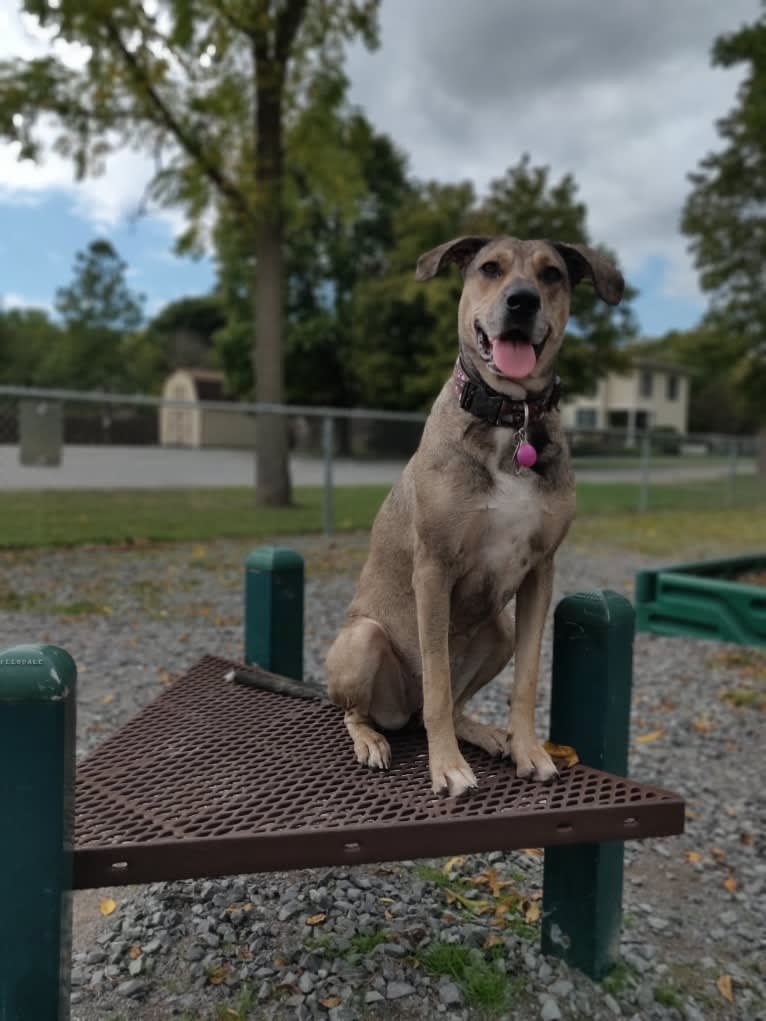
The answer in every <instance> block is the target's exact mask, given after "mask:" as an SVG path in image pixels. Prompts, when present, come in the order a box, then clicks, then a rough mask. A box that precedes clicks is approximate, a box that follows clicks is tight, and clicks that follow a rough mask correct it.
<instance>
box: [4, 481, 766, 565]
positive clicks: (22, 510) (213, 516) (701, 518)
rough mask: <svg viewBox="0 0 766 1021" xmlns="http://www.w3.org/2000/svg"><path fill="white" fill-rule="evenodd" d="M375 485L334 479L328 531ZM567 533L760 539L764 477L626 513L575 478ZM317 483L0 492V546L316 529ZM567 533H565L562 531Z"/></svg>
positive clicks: (343, 527) (377, 497)
mask: <svg viewBox="0 0 766 1021" xmlns="http://www.w3.org/2000/svg"><path fill="white" fill-rule="evenodd" d="M386 491H387V487H385V486H359V487H350V486H349V487H338V488H337V489H336V491H335V496H334V508H335V528H336V530H337V531H339V532H341V531H358V530H364V529H367V528H369V527H370V525H371V524H372V521H373V518H374V516H375V513H376V511H377V509H378V507H379V506H380V503H381V501H382V499H383V497H384V495H385V493H386ZM577 494H578V520H577V523H576V525H575V529H574V533H573V538H574V540H575V541H579V542H583V543H586V542H587V543H589V544H590V543H596V544H598V543H601V544H603V545H605V546H618V547H624V548H630V549H633V550H637V551H642V552H647V553H656V554H658V555H659V554H661V555H667V554H671V553H674V554H675V553H678V552H679V551H680V550H681V549H682V548H683V549H684V550H686V551H692V550H695V549H696V550H697V551H698V552H707V551H708V550H710V549H713V548H715V549H719V550H726V549H752V548H759V547H760V548H763V547H766V513H765V512H764V511H765V509H766V485H764V484H763V483H762V482H759V480H757V479H755V478H743V479H740V480H739V481H738V488H737V505H738V506H737V509H729V508H727V507H726V494H725V491H724V489H723V488H722V487H721V485H720V484H719V483H711V482H700V483H685V484H683V485H656V486H652V487H651V490H650V504H651V510H650V512H649V513H647V514H638V513H637V512H636V507H637V501H638V488H637V486H636V485H634V484H632V483H581V484H580V485H579V486H578V490H577ZM321 529H322V490H321V488H320V487H318V486H317V487H304V488H299V489H297V490H296V492H295V505H294V506H293V507H290V508H287V509H271V508H261V507H256V506H255V504H254V500H253V491H252V489H249V488H237V489H165V490H71V491H70V490H41V491H15V492H7V493H0V548H4V549H14V548H16V549H19V548H25V547H45V546H71V545H80V544H84V543H91V544H99V543H143V542H176V541H200V542H203V541H206V540H211V539H217V538H246V539H249V540H252V541H253V542H260V541H263V540H265V539H271V538H279V537H280V536H288V535H298V534H307V533H311V532H320V531H321ZM570 541H571V539H570Z"/></svg>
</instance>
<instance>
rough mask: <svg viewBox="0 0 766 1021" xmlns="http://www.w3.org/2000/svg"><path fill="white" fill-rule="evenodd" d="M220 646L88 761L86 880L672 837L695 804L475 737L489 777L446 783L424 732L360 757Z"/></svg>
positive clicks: (335, 719)
mask: <svg viewBox="0 0 766 1021" xmlns="http://www.w3.org/2000/svg"><path fill="white" fill-rule="evenodd" d="M238 665H239V664H235V663H232V662H230V661H228V660H224V659H219V658H216V657H213V656H207V657H205V658H204V659H202V660H200V662H199V663H197V664H196V665H195V666H194V667H193V668H192V669H191V670H190V671H189V672H188V673H187V674H185V675H184V676H183V677H181V678H180V679H179V680H177V681H176V682H175V683H174V684H173V685H172V687H170V688H168V689H167V690H166V691H165V692H163V694H162V695H160V696H159V697H158V698H157V699H156V700H155V701H154V702H152V703H150V704H149V705H148V706H146V707H145V708H144V709H143V710H142V711H141V712H139V713H138V714H137V715H136V716H135V717H134V718H133V719H132V720H131V721H130V722H129V723H128V724H127V725H126V726H124V727H123V728H122V729H121V730H119V731H117V732H116V733H115V734H114V735H113V736H112V737H110V738H108V739H107V740H106V741H104V742H103V744H101V745H100V746H99V747H98V748H97V749H96V750H95V751H94V752H93V753H92V754H91V755H89V756H88V757H87V758H86V759H85V760H84V761H83V762H82V763H81V764H80V765H79V767H78V771H77V795H76V841H75V843H76V846H75V855H74V885H75V887H76V888H88V887H97V886H107V885H109V886H111V885H119V884H127V883H141V882H153V881H157V880H162V879H184V878H192V877H204V876H216V875H232V874H238V873H252V872H264V871H270V870H275V869H292V868H302V867H307V866H319V865H336V864H352V863H354V864H355V863H360V862H372V861H391V860H396V859H411V858H419V857H437V856H440V855H446V854H454V853H462V852H470V851H488V850H505V849H507V850H510V849H513V848H520V847H530V846H546V845H550V844H567V843H580V842H584V841H602V840H624V839H629V838H637V837H648V836H667V835H669V834H673V833H680V832H681V831H682V829H683V820H684V804H683V801H682V799H681V798H680V797H679V796H678V795H676V794H672V793H670V792H668V791H664V790H661V789H659V788H657V787H650V786H647V785H646V784H638V783H634V782H632V781H631V780H626V779H622V778H620V777H616V776H612V775H610V774H608V773H602V772H599V771H598V770H594V769H589V768H586V767H585V766H582V765H577V766H573V767H571V768H568V769H564V770H563V771H562V773H561V775H560V777H559V778H558V779H557V780H555V781H554V782H553V783H551V784H540V783H535V782H533V781H529V780H519V779H517V778H516V776H515V774H514V769H513V765H512V764H511V763H510V762H507V761H503V762H501V761H498V760H496V759H492V758H490V757H489V756H488V755H486V754H485V753H484V752H482V751H479V750H478V749H476V748H473V747H471V746H468V745H466V746H464V747H463V752H464V754H465V756H466V758H467V760H468V761H469V762H470V764H471V766H472V767H473V769H474V771H475V773H476V776H477V778H478V781H479V788H478V790H476V791H472V792H470V793H469V794H468V795H465V796H463V797H461V798H458V799H447V798H443V797H436V796H434V794H433V793H432V792H431V788H430V781H429V777H428V763H427V752H426V743H425V736H424V735H423V734H422V733H417V732H416V733H403V734H394V735H391V746H392V752H393V764H392V767H391V769H390V770H389V771H388V772H385V773H382V772H372V771H370V770H368V769H367V768H366V767H364V766H360V765H359V764H358V763H357V762H356V761H355V759H354V756H353V752H352V748H351V742H350V739H349V738H348V735H347V734H346V731H345V727H344V725H343V719H342V713H340V712H339V711H338V709H336V708H335V707H334V706H332V705H330V704H329V703H327V702H322V701H319V700H312V701H307V700H303V699H296V698H291V697H290V696H287V695H282V694H276V693H273V692H269V691H261V690H258V689H254V688H249V687H245V686H241V685H238V684H234V683H232V682H231V681H226V680H224V674H225V673H226V672H227V671H228V670H230V669H231V668H232V667H234V666H238Z"/></svg>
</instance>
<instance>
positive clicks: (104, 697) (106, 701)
mask: <svg viewBox="0 0 766 1021" xmlns="http://www.w3.org/2000/svg"><path fill="white" fill-rule="evenodd" d="M113 699H114V695H112V694H109V695H102V696H101V701H102V702H103V703H104V705H109V703H110V702H111V701H112V700H113Z"/></svg>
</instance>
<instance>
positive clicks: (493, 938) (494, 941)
mask: <svg viewBox="0 0 766 1021" xmlns="http://www.w3.org/2000/svg"><path fill="white" fill-rule="evenodd" d="M504 942H505V941H504V940H503V937H502V936H499V935H498V934H497V933H496V932H491V933H490V934H489V936H487V938H486V939H485V940H484V949H485V950H491V949H492V947H499V946H500V944H501V943H504Z"/></svg>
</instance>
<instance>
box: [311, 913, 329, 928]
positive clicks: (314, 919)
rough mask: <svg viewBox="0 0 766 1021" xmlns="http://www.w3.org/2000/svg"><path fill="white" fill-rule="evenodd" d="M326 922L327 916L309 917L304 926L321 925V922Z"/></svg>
mask: <svg viewBox="0 0 766 1021" xmlns="http://www.w3.org/2000/svg"><path fill="white" fill-rule="evenodd" d="M326 921H327V915H324V914H319V915H309V917H308V918H307V919H306V925H321V924H322V922H326Z"/></svg>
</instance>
